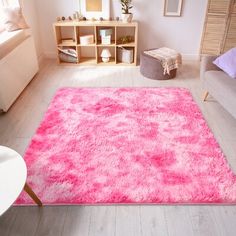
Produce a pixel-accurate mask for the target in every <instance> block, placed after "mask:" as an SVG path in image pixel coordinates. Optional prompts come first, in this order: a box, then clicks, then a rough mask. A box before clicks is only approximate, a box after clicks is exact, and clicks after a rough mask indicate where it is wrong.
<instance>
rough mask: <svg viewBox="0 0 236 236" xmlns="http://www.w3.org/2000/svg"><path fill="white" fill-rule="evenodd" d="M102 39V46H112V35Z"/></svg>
mask: <svg viewBox="0 0 236 236" xmlns="http://www.w3.org/2000/svg"><path fill="white" fill-rule="evenodd" d="M101 39H102V44H103V45H108V44H111V35H108V36H102V37H101Z"/></svg>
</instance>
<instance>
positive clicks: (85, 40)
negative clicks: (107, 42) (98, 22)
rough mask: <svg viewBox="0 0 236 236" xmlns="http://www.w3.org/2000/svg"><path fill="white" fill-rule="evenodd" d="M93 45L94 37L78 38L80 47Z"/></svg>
mask: <svg viewBox="0 0 236 236" xmlns="http://www.w3.org/2000/svg"><path fill="white" fill-rule="evenodd" d="M93 43H94V36H93V35H85V36H80V44H81V45H88V44H93Z"/></svg>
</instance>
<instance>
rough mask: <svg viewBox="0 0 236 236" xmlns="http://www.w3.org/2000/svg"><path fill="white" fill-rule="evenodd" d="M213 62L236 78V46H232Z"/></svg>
mask: <svg viewBox="0 0 236 236" xmlns="http://www.w3.org/2000/svg"><path fill="white" fill-rule="evenodd" d="M213 63H214V64H215V65H216V66H218V67H219V68H220V69H221V70H223V71H224V72H225V73H227V74H228V75H229V76H230V77H232V78H234V79H236V48H232V49H230V50H229V51H228V52H226V53H224V54H223V55H221V56H219V57H217V58H216V60H215V61H213Z"/></svg>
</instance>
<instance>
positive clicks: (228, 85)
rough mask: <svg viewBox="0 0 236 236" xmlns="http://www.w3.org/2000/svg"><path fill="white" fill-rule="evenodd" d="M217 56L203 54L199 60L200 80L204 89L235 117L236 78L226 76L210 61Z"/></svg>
mask: <svg viewBox="0 0 236 236" xmlns="http://www.w3.org/2000/svg"><path fill="white" fill-rule="evenodd" d="M216 58H217V56H209V55H208V56H207V55H206V56H204V57H203V58H202V62H201V80H202V83H203V87H204V89H205V90H206V91H207V92H206V94H205V97H204V101H206V98H207V96H208V94H211V95H212V96H213V97H214V98H215V99H216V100H217V101H218V102H219V103H220V104H221V105H222V106H223V107H224V108H225V110H227V111H228V112H229V113H230V114H231V115H232V116H233V117H234V118H235V119H236V109H235V108H236V79H233V78H231V77H230V76H228V75H227V74H226V73H225V72H224V71H222V70H221V69H220V68H218V67H217V66H216V65H214V64H213V63H212V62H213V61H214V60H215V59H216Z"/></svg>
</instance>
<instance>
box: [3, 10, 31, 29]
mask: <svg viewBox="0 0 236 236" xmlns="http://www.w3.org/2000/svg"><path fill="white" fill-rule="evenodd" d="M3 15H4V22H3V23H4V27H5V29H6V30H7V31H9V32H10V31H15V30H19V29H26V28H29V26H28V25H27V23H26V21H25V18H24V16H23V14H22V9H21V8H20V7H4V8H3Z"/></svg>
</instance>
